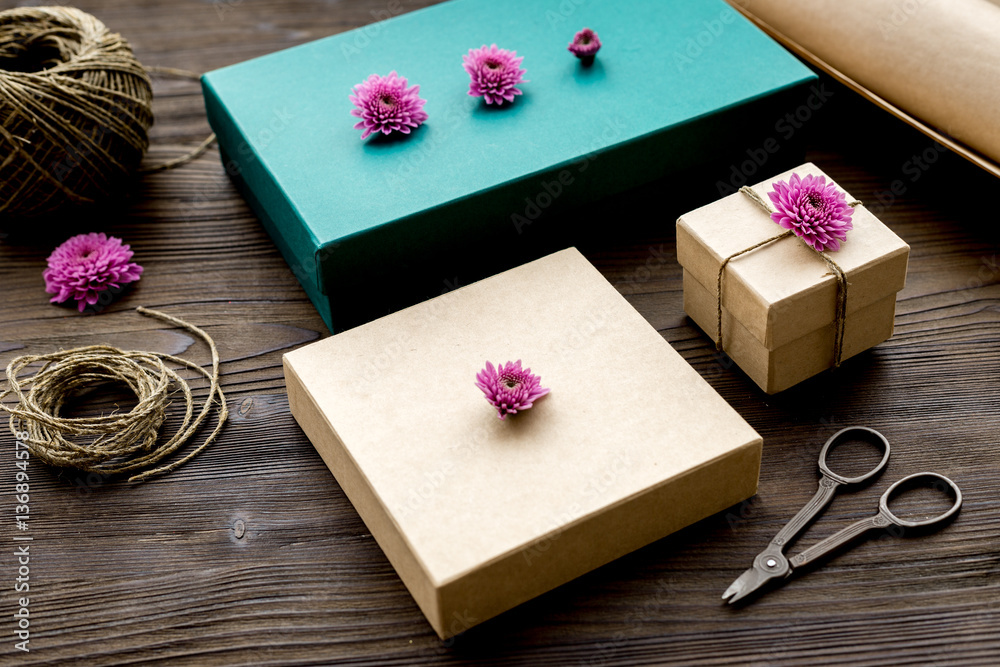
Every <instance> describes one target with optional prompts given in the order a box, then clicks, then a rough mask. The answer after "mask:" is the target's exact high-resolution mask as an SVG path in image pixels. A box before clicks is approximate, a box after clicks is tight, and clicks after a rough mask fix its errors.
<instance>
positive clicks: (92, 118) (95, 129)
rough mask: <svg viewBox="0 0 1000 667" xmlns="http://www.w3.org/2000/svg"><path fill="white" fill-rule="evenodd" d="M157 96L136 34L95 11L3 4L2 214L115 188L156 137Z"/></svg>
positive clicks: (101, 195) (34, 210)
mask: <svg viewBox="0 0 1000 667" xmlns="http://www.w3.org/2000/svg"><path fill="white" fill-rule="evenodd" d="M152 102H153V89H152V86H151V84H150V80H149V77H148V76H147V74H146V71H145V70H144V69H143V66H142V65H141V64H140V63H139V61H138V60H136V58H135V56H134V55H133V54H132V49H131V47H129V45H128V42H126V41H125V40H124V39H123V38H122V37H121V36H120V35H117V34H115V33H112V32H110V31H109V30H108V29H107V27H105V25H104V24H103V23H101V22H100V21H98V20H97V19H96V18H94V17H93V16H91V15H90V14H87V13H86V12H82V11H80V10H78V9H74V8H72V7H24V8H16V9H8V10H5V11H0V216H3V215H10V216H17V217H29V216H36V215H41V214H45V213H51V212H53V211H56V210H58V209H60V208H62V207H63V206H65V205H67V204H87V203H91V202H95V201H99V200H102V199H106V198H107V197H109V196H111V195H113V194H114V193H115V192H117V191H118V190H119V189H120V188H121V186H122V185H123V184H124V182H125V181H127V180H128V179H129V178H130V177H131V175H132V174H134V173H135V171H136V169H137V168H138V166H139V163H140V162H141V161H142V157H143V155H144V153H145V151H146V148H147V146H148V145H149V138H148V134H147V133H148V130H149V128H150V126H151V125H152V124H153V110H152Z"/></svg>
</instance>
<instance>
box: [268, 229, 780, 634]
mask: <svg viewBox="0 0 1000 667" xmlns="http://www.w3.org/2000/svg"><path fill="white" fill-rule="evenodd" d="M516 360H520V361H521V362H522V364H523V366H524V367H530V369H531V372H532V374H537V375H538V376H539V377H540V378H541V385H540V386H541V387H544V388H547V389H549V390H550V391H549V393H548V394H547V395H545V396H543V397H541V398H539V399H536V400H535V403H534V405H533V406H531V409H530V410H523V411H519V412H518V413H517V414H513V415H507V416H505V417H504V419H502V420H501V419H499V418H498V415H499V412H498V409H497V408H496V407H494V405H491V402H488V401H487V400H486V396H485V395H484V392H483V391H480V388H479V387H478V386H477V384H476V383H477V374H478V373H479V371H480V370H481V369H483V367H484V366H485V364H486V362H487V361H491V362H492V363H494V364H497V363H505V362H507V361H516ZM284 363H285V380H286V384H287V387H288V401H289V405H290V407H291V410H292V414H293V415H294V416H295V419H296V420H297V421H298V423H299V424H300V425H301V426H302V429H303V430H304V431H305V433H306V435H307V436H308V437H309V439H310V441H311V442H312V443H313V445H314V446H315V447H316V450H317V451H318V452H319V454H320V455H321V456H322V457H323V460H324V461H325V462H326V464H327V465H328V466H329V468H330V470H331V471H332V472H333V474H334V476H335V477H336V479H337V481H338V482H339V484H340V486H341V487H342V488H343V490H344V492H345V494H346V495H347V497H348V498H350V500H351V502H352V503H353V504H354V507H355V508H356V509H357V511H358V514H360V515H361V518H362V519H364V521H365V524H366V525H367V526H368V529H369V530H370V531H371V534H372V536H373V537H374V538H375V540H376V541H377V542H378V544H379V546H380V547H381V548H382V550H383V551H384V552H385V555H386V557H387V558H388V560H389V562H390V563H391V564H392V566H393V567H394V568H395V569H396V572H397V573H398V574H399V577H400V578H401V579H402V581H403V583H404V584H405V585H406V587H407V588H408V589H409V591H410V593H411V594H412V595H413V598H414V599H415V600H416V602H417V604H418V605H419V606H420V609H421V610H422V611H423V613H424V614H425V615H426V617H427V619H428V620H429V621H430V623H431V625H432V626H433V628H434V630H435V631H436V632H437V633H438V635H440V636H441V637H442V638H446V637H449V636H451V635H454V634H457V633H460V632H462V631H464V630H466V629H468V628H469V627H470V626H472V625H475V624H477V623H480V622H482V621H485V620H486V619H488V618H490V617H493V616H495V615H497V614H499V613H501V612H503V611H505V610H507V609H510V608H512V607H514V606H516V605H518V604H520V603H522V602H524V601H526V600H528V599H530V598H532V597H534V596H536V595H539V594H541V593H544V592H545V591H548V590H550V589H552V588H554V587H556V586H558V585H560V584H563V583H565V582H567V581H569V580H571V579H573V578H575V577H578V576H580V575H582V574H584V573H586V572H589V571H590V570H593V569H594V568H596V567H599V566H601V565H603V564H605V563H607V562H609V561H611V560H613V559H615V558H618V557H619V556H622V555H624V554H626V553H629V552H630V551H633V550H635V549H638V548H639V547H642V546H645V545H646V544H649V543H650V542H653V541H654V540H658V539H660V538H662V537H664V536H666V535H668V534H670V533H672V532H674V531H676V530H679V529H680V528H683V527H684V526H687V525H689V524H691V523H693V522H695V521H699V520H701V519H703V518H705V517H707V516H709V515H711V514H714V513H717V512H719V511H722V510H724V509H726V508H727V507H730V506H732V505H734V504H736V503H739V502H741V501H742V500H744V499H746V498H748V497H750V496H752V495H753V494H754V493H755V492H756V489H757V478H758V472H759V468H760V456H761V438H760V436H758V435H757V433H756V432H755V431H754V430H753V428H751V427H750V425H748V424H747V423H746V422H745V421H744V420H743V419H742V418H741V417H740V416H739V414H737V413H736V411H735V410H733V409H732V408H731V407H730V406H729V405H728V404H727V403H726V401H725V400H724V399H723V398H722V397H721V396H719V394H717V393H716V392H715V390H714V389H712V387H711V386H709V384H708V383H707V382H705V381H704V380H703V379H702V377H701V376H700V375H699V374H698V373H697V372H696V371H695V370H694V369H693V368H692V367H691V366H690V365H689V364H688V363H687V362H685V361H684V359H683V358H682V357H681V356H680V355H679V354H678V353H677V352H676V351H674V349H673V348H672V347H671V346H670V344H669V343H667V342H666V341H665V340H664V338H663V337H662V336H661V335H660V334H659V333H658V332H657V331H656V330H655V329H654V328H653V327H651V326H650V325H649V323H647V322H646V321H645V320H644V319H643V318H642V316H641V315H640V314H639V313H638V312H636V311H635V309H633V308H632V307H631V306H630V305H629V304H628V302H627V301H626V300H625V299H624V298H623V297H622V296H621V295H620V294H619V293H618V291H617V290H616V289H615V288H614V287H613V286H612V285H611V284H610V283H609V282H608V281H607V280H605V279H604V277H603V276H602V275H601V274H600V273H599V272H598V271H597V270H596V269H595V268H594V267H593V266H592V265H591V264H590V263H589V262H588V261H587V260H586V259H585V258H584V257H583V256H582V255H581V254H580V253H579V252H577V251H576V250H575V249H572V248H570V249H567V250H563V251H560V252H557V253H555V254H553V255H549V256H547V257H544V258H542V259H539V260H536V261H534V262H530V263H528V264H525V265H522V266H520V267H517V268H515V269H511V270H509V271H506V272H504V273H501V274H498V275H496V276H493V277H491V278H487V279H485V280H482V281H480V282H478V283H474V284H472V285H469V286H467V287H463V288H461V289H458V290H455V291H453V292H449V293H448V294H445V295H442V296H439V297H437V298H435V299H432V300H430V301H427V302H425V303H422V304H419V305H417V306H413V307H411V308H407V309H405V310H402V311H399V312H396V313H393V314H391V315H388V316H386V317H383V318H381V319H378V320H375V321H373V322H370V323H368V324H364V325H362V326H359V327H357V328H354V329H351V330H349V331H345V332H343V333H340V334H338V335H336V336H332V337H330V338H327V339H325V340H322V341H319V342H316V343H313V344H311V345H308V346H306V347H303V348H300V349H298V350H295V351H294V352H290V353H288V354H286V355H285V358H284Z"/></svg>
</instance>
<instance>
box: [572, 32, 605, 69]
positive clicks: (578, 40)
mask: <svg viewBox="0 0 1000 667" xmlns="http://www.w3.org/2000/svg"><path fill="white" fill-rule="evenodd" d="M600 48H601V39H600V37H598V36H597V33H596V32H594V31H593V30H591V29H590V28H584V29H583V30H581V31H580V32H578V33H576V35H575V36H574V37H573V41H572V42H570V43H569V50H570V51H572V52H573V54H574V55H575V56H576V57H577V58H579V59H580V60H582V61H583V62H584V63H589V62H594V56H596V55H597V52H598V51H599V50H600Z"/></svg>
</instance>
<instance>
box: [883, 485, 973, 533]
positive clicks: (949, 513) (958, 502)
mask: <svg viewBox="0 0 1000 667" xmlns="http://www.w3.org/2000/svg"><path fill="white" fill-rule="evenodd" d="M923 477H929V478H931V479H934V480H937V481H938V482H944V484H945V485H946V486H948V487H949V488H950V489H951V491H952V493H953V494H954V495H955V503H954V504H953V505H952V506H951V508H950V509H947V510H945V511H944V512H942V513H941V514H939V515H938V516H934V517H931V518H929V519H921V520H920V521H910V520H908V519H900V518H899V517H898V516H896V515H895V514H894V513H893V511H892V510H890V509H889V499H890V498H891V497H892V494H893V493H894V492H895V491H896V489H898V488H899V487H901V486H903V485H905V484H909V483H912V482H913V480H915V479H919V478H923ZM935 486H937V485H935ZM961 507H962V490H961V489H959V488H958V485H957V484H955V482H953V481H951V480H950V479H948V478H947V477H945V476H944V475H939V474H938V473H936V472H918V473H914V474H912V475H908V476H906V477H904V478H903V479H901V480H899V481H898V482H896V483H895V484H893V485H892V486H890V487H889V488H888V489H886V490H885V493H883V494H882V497H881V498H880V499H879V501H878V508H879V513H880V514H881V515H882V516H884V517H886V518H887V519H888V520H889V521H890V522H892V523H894V524H896V525H897V526H903V527H904V528H919V527H920V526H931V525H934V524H936V523H941V522H943V521H947V520H948V519H950V518H951V517H953V516H954V515H955V513H956V512H958V510H959V508H961Z"/></svg>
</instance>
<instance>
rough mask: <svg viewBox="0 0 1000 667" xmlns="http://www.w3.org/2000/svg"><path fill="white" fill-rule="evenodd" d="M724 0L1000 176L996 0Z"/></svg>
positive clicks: (999, 16)
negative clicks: (984, 160) (962, 148)
mask: <svg viewBox="0 0 1000 667" xmlns="http://www.w3.org/2000/svg"><path fill="white" fill-rule="evenodd" d="M730 1H731V3H732V4H733V5H734V6H735V7H737V8H738V9H740V10H741V11H743V12H744V13H745V14H747V15H748V16H750V17H751V18H756V19H759V21H761V22H763V24H764V25H763V26H762V27H764V28H765V30H767V29H768V28H770V29H773V31H775V33H776V34H775V36H776V37H778V38H779V41H781V39H782V37H784V38H786V39H787V40H791V42H794V43H796V44H797V45H798V46H799V47H801V48H802V50H804V51H805V52H807V54H811V55H813V56H815V57H816V58H817V59H819V60H820V61H822V62H823V63H825V64H827V65H829V66H830V67H832V68H834V69H835V70H839V72H840V73H842V74H843V75H846V77H848V78H850V79H853V81H854V82H856V83H857V84H860V86H863V87H864V88H867V89H868V90H869V91H871V92H873V93H875V95H877V96H880V97H882V98H884V99H885V100H886V101H888V102H889V103H890V104H891V105H894V106H896V107H899V109H901V110H902V111H904V112H906V113H908V114H909V115H911V116H913V117H915V118H916V119H917V120H919V121H922V122H923V123H925V124H927V125H930V126H931V128H932V129H934V130H937V131H938V132H940V133H942V134H944V135H946V136H947V137H950V138H952V139H955V140H957V141H958V142H961V143H963V144H965V145H966V146H968V147H969V148H971V149H973V150H974V151H978V152H979V153H981V154H982V156H985V157H986V158H988V161H990V162H992V165H988V164H982V162H981V161H979V162H980V164H981V166H984V167H985V168H987V169H989V170H990V171H993V172H994V173H998V174H1000V171H998V167H997V165H998V164H1000V117H998V115H997V109H1000V6H998V5H997V4H995V2H996V1H997V0H810V2H798V1H796V0H752V1H751V0H730ZM790 46H792V47H793V50H795V49H794V45H790ZM835 75H836V73H835ZM862 92H864V91H862ZM877 101H878V100H876V102H877ZM967 157H970V156H968V155H967ZM970 159H971V158H970ZM974 161H975V160H974Z"/></svg>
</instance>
